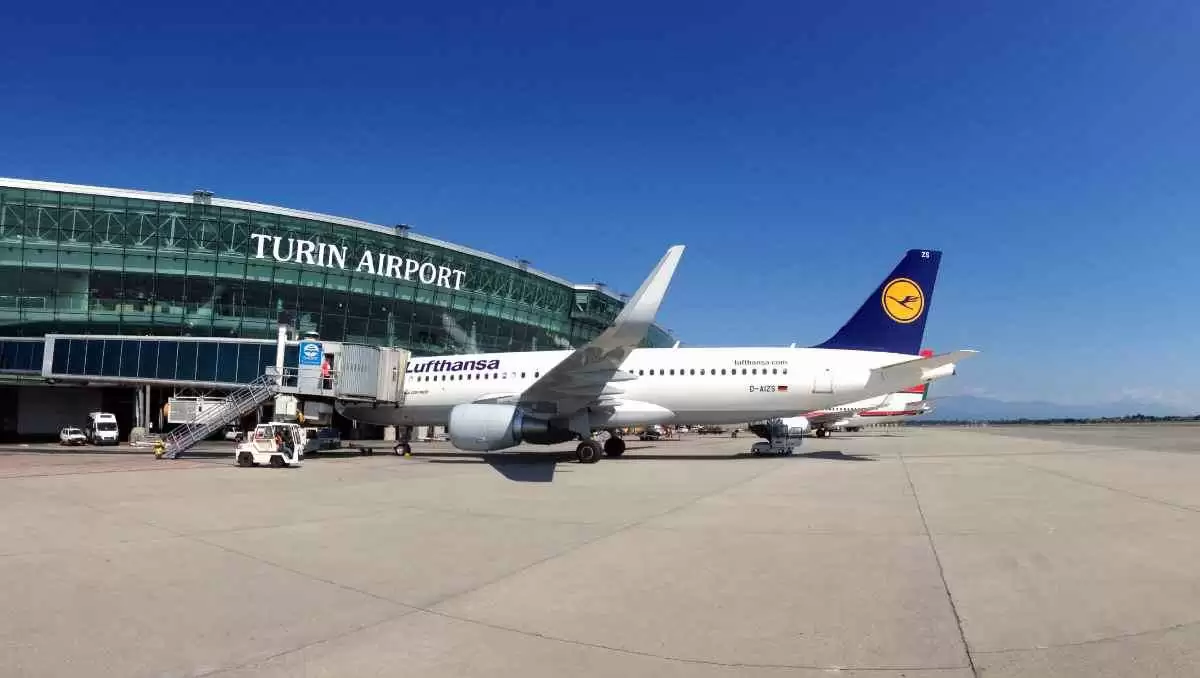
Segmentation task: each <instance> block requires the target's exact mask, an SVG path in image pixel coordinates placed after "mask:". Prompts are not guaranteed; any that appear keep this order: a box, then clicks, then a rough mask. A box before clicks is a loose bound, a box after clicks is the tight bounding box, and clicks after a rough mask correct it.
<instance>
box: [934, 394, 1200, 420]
mask: <svg viewBox="0 0 1200 678" xmlns="http://www.w3.org/2000/svg"><path fill="white" fill-rule="evenodd" d="M1135 414H1144V415H1147V416H1156V417H1166V416H1195V415H1197V414H1200V405H1198V406H1197V407H1196V408H1194V409H1192V410H1187V409H1183V408H1179V407H1176V406H1171V405H1165V404H1163V403H1150V402H1141V401H1137V400H1131V399H1124V400H1117V401H1114V402H1111V403H1097V404H1093V405H1064V404H1061V403H1051V402H1044V401H1037V400H1030V401H1008V400H997V399H995V398H983V397H980V396H971V395H951V396H942V397H940V398H939V397H937V396H934V398H933V411H932V412H930V413H929V414H928V415H926V417H928V420H929V421H944V420H964V419H967V420H971V419H991V420H997V419H1097V418H1100V417H1122V416H1129V415H1135ZM926 417H922V419H925V418H926Z"/></svg>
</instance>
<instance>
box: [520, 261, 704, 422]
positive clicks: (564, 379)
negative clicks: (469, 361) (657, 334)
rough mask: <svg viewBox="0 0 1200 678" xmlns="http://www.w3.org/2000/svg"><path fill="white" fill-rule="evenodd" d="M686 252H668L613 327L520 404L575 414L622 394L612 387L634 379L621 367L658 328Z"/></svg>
mask: <svg viewBox="0 0 1200 678" xmlns="http://www.w3.org/2000/svg"><path fill="white" fill-rule="evenodd" d="M683 249H684V248H683V245H675V246H674V247H671V248H670V249H668V250H667V253H666V254H665V255H663V258H662V259H661V260H660V261H659V262H658V266H656V267H655V268H654V271H653V272H651V273H650V277H648V278H646V280H645V282H643V283H642V286H641V287H640V288H638V291H637V293H636V294H634V295H633V298H632V299H630V300H629V303H628V304H626V305H625V308H623V309H621V313H620V314H618V315H617V319H616V320H614V321H613V324H612V327H609V328H608V329H607V330H605V331H604V332H603V333H602V334H601V335H600V336H598V337H596V338H595V339H593V340H591V341H590V342H588V343H587V344H586V345H584V346H581V347H579V348H577V349H575V352H574V353H572V354H571V355H569V356H567V358H566V360H563V361H562V362H560V363H559V364H557V365H555V366H554V367H553V368H552V369H550V371H548V372H546V373H545V374H543V375H542V376H541V378H540V379H538V380H537V381H535V382H534V383H532V384H530V385H529V387H528V388H526V389H525V392H524V393H522V394H521V396H520V399H519V400H520V403H521V404H522V405H525V406H526V407H529V408H530V409H531V410H532V411H534V412H545V413H550V414H560V415H571V414H574V413H576V412H578V411H579V410H581V409H583V408H585V407H587V406H588V405H590V404H592V403H593V402H595V401H596V400H597V399H599V398H601V397H603V396H610V395H617V394H619V393H620V389H617V388H614V387H611V386H608V384H609V383H610V382H614V381H617V382H619V381H626V380H629V379H634V378H635V377H634V376H633V375H632V374H624V373H620V369H619V368H620V367H621V363H623V362H625V359H626V358H628V357H629V354H630V353H631V352H632V351H633V349H635V348H637V347H638V344H640V343H642V339H644V338H645V337H646V331H647V330H649V329H650V325H651V324H653V322H654V316H655V315H657V314H658V307H659V306H660V305H662V300H663V297H664V296H666V293H667V287H668V286H669V285H670V284H671V278H672V276H674V275H675V267H676V266H677V265H678V264H679V258H680V257H682V256H683ZM606 387H607V388H606Z"/></svg>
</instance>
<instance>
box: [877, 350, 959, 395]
mask: <svg viewBox="0 0 1200 678" xmlns="http://www.w3.org/2000/svg"><path fill="white" fill-rule="evenodd" d="M976 353H979V351H972V350H962V351H951V352H950V353H943V354H941V355H935V356H932V357H929V358H914V359H912V360H906V361H904V362H902V363H894V364H892V365H885V366H883V367H876V368H875V369H873V370H871V376H870V377H869V378H868V379H867V386H866V388H867V389H870V390H878V391H881V392H888V391H901V390H904V389H906V388H909V387H911V386H912V385H913V384H923V383H925V382H927V381H929V380H930V379H931V378H936V377H937V376H944V375H941V374H940V373H938V372H935V370H937V369H938V368H939V367H945V366H946V365H954V364H957V363H959V362H961V361H963V360H966V359H968V358H970V357H972V356H974V355H975V354H976ZM875 387H878V388H875Z"/></svg>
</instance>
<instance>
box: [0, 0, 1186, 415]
mask: <svg viewBox="0 0 1200 678" xmlns="http://www.w3.org/2000/svg"><path fill="white" fill-rule="evenodd" d="M500 4H503V5H504V6H503V7H499V6H497V5H500ZM424 5H425V6H417V5H416V4H415V3H379V4H377V5H373V4H370V3H362V4H358V5H354V4H350V3H347V4H344V5H339V6H330V5H317V4H313V5H310V6H306V5H304V4H303V3H290V4H287V5H286V9H284V7H285V5H281V4H279V3H263V4H262V5H256V4H255V3H252V2H238V3H229V2H210V3H205V4H204V5H197V6H178V7H174V6H171V3H166V4H162V3H155V4H149V3H139V2H128V3H122V4H117V3H114V4H113V6H111V7H104V8H101V7H98V3H80V4H78V5H77V6H73V3H72V2H70V1H68V2H65V3H42V4H41V5H36V6H31V5H29V4H24V5H23V6H21V7H20V8H10V9H8V10H7V11H6V17H5V30H4V36H5V37H4V39H3V40H2V41H0V63H3V64H4V68H2V69H0V92H3V98H2V99H0V101H2V102H3V105H2V106H0V124H2V125H3V127H2V129H3V130H4V131H5V133H4V135H3V141H2V143H0V175H5V176H15V177H23V178H34V179H47V180H58V181H68V182H79V183H91V184H100V185H111V186H121V187H132V188H144V189H149V190H160V191H172V192H190V191H191V190H192V189H194V188H200V187H204V188H208V189H211V190H213V191H215V192H216V193H217V195H219V196H224V197H232V198H239V199H245V200H254V201H259V202H268V203H276V204H283V205H288V206H293V207H300V208H305V209H312V210H317V211H323V212H329V213H334V214H339V215H345V216H353V217H358V218H362V219H367V220H371V221H376V222H380V223H401V222H403V223H410V224H413V225H414V226H415V228H416V229H417V230H418V231H421V232H423V233H426V234H429V235H432V236H435V237H439V238H443V239H446V240H450V241H453V242H458V243H461V244H465V245H469V246H473V247H476V248H480V249H484V250H487V251H491V252H495V253H497V254H500V255H504V256H508V257H513V258H516V257H524V258H528V259H530V260H532V261H533V262H534V265H535V266H536V267H538V268H541V269H543V270H546V271H549V272H551V273H555V274H558V275H561V276H564V277H567V278H569V279H572V280H577V281H581V282H586V281H590V280H599V281H603V282H605V283H607V284H609V285H610V286H611V287H613V288H616V289H618V290H623V291H632V289H633V288H635V287H636V286H637V284H638V283H639V282H640V280H641V278H642V277H643V276H644V275H645V273H646V272H647V271H648V270H649V268H650V267H651V266H652V265H653V264H654V262H655V261H656V260H657V258H658V257H659V256H660V255H661V253H662V252H663V251H664V250H665V248H666V247H667V246H668V245H671V244H675V243H684V244H686V245H688V251H687V253H686V254H685V256H684V259H683V263H682V265H681V267H680V269H679V272H678V274H677V276H676V278H675V282H674V284H673V286H672V290H671V294H670V295H669V297H668V300H667V303H666V305H665V306H664V308H663V310H662V313H661V316H660V318H661V321H662V323H663V324H664V325H665V326H667V327H670V328H671V329H672V330H674V331H675V333H676V334H677V335H678V336H679V337H681V338H682V339H683V340H684V341H685V343H687V344H692V345H721V344H743V345H770V344H778V345H785V344H787V343H790V342H792V341H797V342H800V343H801V344H805V343H816V342H818V341H821V340H823V339H824V338H825V337H826V336H828V335H830V334H832V333H833V332H834V331H835V330H836V329H837V328H838V326H839V325H840V324H841V323H842V322H843V321H844V320H845V319H846V318H847V317H848V316H849V315H850V313H852V312H853V311H854V309H855V308H856V307H857V306H858V304H859V303H860V302H861V300H862V298H863V297H864V296H865V295H866V294H867V293H868V292H870V290H871V289H873V288H874V286H875V284H876V283H877V282H878V280H879V279H880V278H881V277H882V276H883V275H884V274H885V273H886V272H887V271H888V270H889V269H890V268H891V266H892V265H893V264H894V263H895V262H896V261H897V260H898V259H899V257H900V256H901V254H902V252H903V251H904V250H905V249H908V248H914V247H915V248H923V249H934V248H936V249H941V250H943V251H944V252H945V257H944V259H943V264H942V272H941V277H940V279H939V284H938V290H937V293H936V297H935V300H934V305H933V308H932V313H931V316H930V321H929V325H928V329H927V335H926V336H927V344H929V345H930V346H932V347H934V348H937V349H952V348H962V347H973V348H978V349H981V350H982V351H983V352H984V353H983V355H981V356H980V357H978V358H976V359H975V360H973V361H971V362H970V363H965V364H964V365H963V368H962V369H961V370H960V374H959V376H958V377H956V378H955V379H954V380H951V381H952V382H953V383H949V382H948V383H947V384H946V386H945V387H944V390H945V391H946V392H974V393H982V394H990V395H996V396H1000V397H1008V398H1013V399H1049V400H1058V401H1063V402H1093V401H1104V400H1112V399H1116V398H1120V397H1122V396H1123V395H1126V394H1135V395H1137V396H1138V397H1139V398H1143V399H1156V398H1157V399H1163V400H1165V401H1185V402H1189V403H1195V402H1196V401H1197V398H1198V397H1200V386H1198V385H1197V384H1200V361H1198V360H1197V359H1196V357H1195V354H1194V351H1195V348H1196V346H1197V340H1196V336H1197V334H1198V333H1200V321H1198V320H1197V315H1196V313H1195V310H1196V308H1197V307H1196V304H1195V301H1194V300H1195V295H1196V291H1197V290H1198V289H1200V267H1198V266H1197V265H1196V264H1197V262H1198V260H1200V259H1198V256H1197V252H1198V250H1200V228H1198V227H1200V218H1198V217H1200V153H1198V152H1197V150H1196V149H1200V86H1198V84H1200V83H1198V82H1197V70H1196V69H1197V64H1200V40H1197V39H1196V35H1197V34H1198V29H1200V4H1197V3H1194V2H1186V1H1181V2H1157V1H1149V2H1139V3H1117V2H1083V1H1079V2H1055V1H1050V2H1007V3H991V4H990V6H984V5H983V4H981V3H962V2H949V1H931V2H923V3H896V2H883V1H880V2H838V3H815V2H814V3H800V2H745V3H729V2H687V3H683V2H661V3H646V2H638V3H629V2H619V1H618V2H610V3H604V4H603V5H596V4H594V3H545V2H520V1H517V2H508V3H476V2H444V3H425V4H424ZM1193 409H1195V408H1193Z"/></svg>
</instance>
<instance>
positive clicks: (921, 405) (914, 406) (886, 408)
mask: <svg viewBox="0 0 1200 678" xmlns="http://www.w3.org/2000/svg"><path fill="white" fill-rule="evenodd" d="M932 411H933V405H932V404H931V403H930V402H929V383H928V382H927V383H925V384H923V385H921V386H914V387H913V388H910V389H905V390H903V391H899V392H897V393H890V394H888V396H887V398H886V399H885V400H884V402H883V403H881V404H880V405H879V406H878V407H875V408H873V409H870V410H863V411H861V412H857V413H855V414H853V415H851V416H849V417H847V418H845V419H843V420H841V421H839V422H837V423H836V424H834V427H835V428H839V429H842V430H844V431H847V432H850V433H853V432H855V431H860V430H862V427H863V426H875V425H878V424H895V423H899V422H904V421H908V420H910V419H912V418H913V417H919V416H921V415H924V414H928V413H930V412H932Z"/></svg>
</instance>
